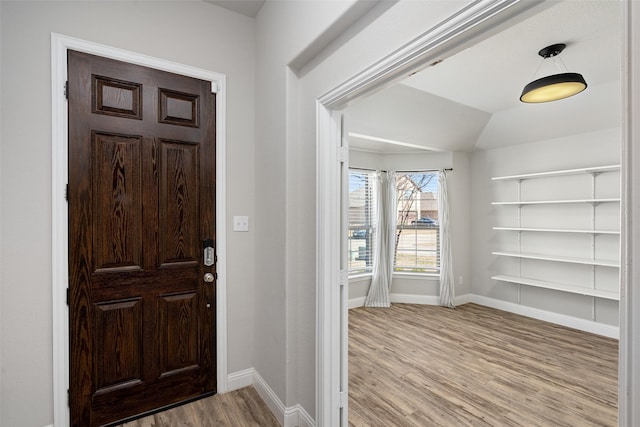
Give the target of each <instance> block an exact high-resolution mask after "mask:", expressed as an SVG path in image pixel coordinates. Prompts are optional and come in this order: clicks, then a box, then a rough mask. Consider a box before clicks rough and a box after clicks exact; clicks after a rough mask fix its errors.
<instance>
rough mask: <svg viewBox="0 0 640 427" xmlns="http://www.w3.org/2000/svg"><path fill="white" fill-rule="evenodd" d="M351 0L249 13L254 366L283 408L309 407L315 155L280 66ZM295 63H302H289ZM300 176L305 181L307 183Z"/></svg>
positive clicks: (291, 77) (291, 80)
mask: <svg viewBox="0 0 640 427" xmlns="http://www.w3.org/2000/svg"><path fill="white" fill-rule="evenodd" d="M354 5H355V2H354V1H352V0H348V1H337V2H323V1H305V2H289V1H284V2H281V1H268V2H266V3H265V5H264V6H263V8H262V10H261V11H260V13H259V15H258V17H257V20H256V42H257V45H256V106H255V108H256V135H257V140H256V153H255V155H256V159H257V161H256V170H255V176H256V206H257V215H256V219H255V221H254V224H255V233H256V246H255V251H256V272H257V276H256V294H255V298H256V301H257V302H258V303H257V304H256V308H255V330H256V340H255V344H254V346H255V347H254V351H255V353H256V354H259V355H260V357H259V358H256V361H255V368H256V370H257V371H258V372H259V373H260V375H262V377H263V378H264V379H265V380H266V382H267V383H268V384H269V385H270V387H271V388H272V389H273V391H274V392H275V394H276V395H277V396H278V398H279V399H280V400H281V401H282V402H283V403H284V405H285V407H291V406H293V405H297V404H301V405H302V407H303V408H304V409H305V410H306V412H307V413H308V414H310V415H311V416H312V417H313V414H314V413H315V268H316V266H315V238H314V236H315V196H314V191H315V190H314V185H313V182H314V180H315V160H314V159H315V157H314V151H312V152H309V151H303V150H301V149H300V148H299V146H300V144H301V141H300V140H299V134H298V127H297V126H298V123H297V121H296V120H293V119H291V115H295V114H296V113H297V109H298V102H300V97H299V93H298V91H297V85H296V83H295V82H296V81H297V77H296V76H295V74H294V73H293V71H292V70H290V69H288V65H289V64H290V63H291V62H292V61H294V60H296V62H297V61H298V59H299V58H300V57H306V56H308V55H307V52H306V50H305V49H306V48H307V47H308V46H311V45H313V49H314V50H321V49H320V47H319V46H318V45H317V43H316V42H317V40H319V39H320V38H321V39H323V40H325V39H326V40H331V37H328V35H327V33H326V31H327V29H328V28H329V27H331V25H332V24H333V23H335V22H337V21H339V20H341V19H344V16H345V15H347V14H348V13H349V11H350V10H351V8H352V7H353V6H354ZM297 65H298V66H300V67H302V66H304V64H297ZM308 183H311V188H309V186H308Z"/></svg>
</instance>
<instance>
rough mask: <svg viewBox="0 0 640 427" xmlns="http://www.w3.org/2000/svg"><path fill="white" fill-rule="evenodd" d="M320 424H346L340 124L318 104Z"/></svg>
mask: <svg viewBox="0 0 640 427" xmlns="http://www.w3.org/2000/svg"><path fill="white" fill-rule="evenodd" d="M316 114H317V119H316V120H317V123H318V124H317V135H316V140H317V141H318V142H317V147H316V150H317V153H316V154H317V155H316V159H317V160H316V161H317V166H316V171H317V173H318V177H317V179H316V206H317V209H318V216H317V223H316V224H317V226H316V227H317V228H316V237H317V239H316V242H317V243H316V244H317V251H316V254H317V264H316V265H317V267H316V268H317V274H316V277H317V282H316V302H317V310H316V342H317V355H318V358H317V361H316V423H317V425H318V426H339V425H340V421H339V420H340V406H339V393H340V349H341V346H340V343H341V333H340V330H341V327H342V326H343V325H341V322H340V318H341V316H340V308H341V306H340V305H341V304H340V292H339V284H340V274H339V272H340V256H341V254H340V243H341V242H340V226H341V224H340V223H341V221H340V215H338V212H340V198H341V194H342V192H341V189H340V164H339V162H338V161H337V158H336V150H337V149H338V147H340V146H341V135H340V125H339V123H338V121H337V120H336V116H335V112H333V111H331V110H329V109H327V108H326V107H324V106H323V105H322V104H321V103H320V102H318V103H317V105H316Z"/></svg>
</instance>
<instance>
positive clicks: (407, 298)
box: [389, 294, 440, 305]
mask: <svg viewBox="0 0 640 427" xmlns="http://www.w3.org/2000/svg"><path fill="white" fill-rule="evenodd" d="M389 297H390V299H391V302H392V303H397V304H424V305H438V304H440V297H439V296H437V295H412V294H391V295H389Z"/></svg>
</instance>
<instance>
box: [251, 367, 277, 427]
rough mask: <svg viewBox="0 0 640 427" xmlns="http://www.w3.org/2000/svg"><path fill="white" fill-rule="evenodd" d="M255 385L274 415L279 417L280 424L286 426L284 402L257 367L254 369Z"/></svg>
mask: <svg viewBox="0 0 640 427" xmlns="http://www.w3.org/2000/svg"><path fill="white" fill-rule="evenodd" d="M253 386H254V387H255V389H256V391H257V392H258V394H259V395H260V397H261V398H262V400H263V401H264V403H265V404H266V405H267V407H269V409H270V410H271V412H272V413H273V415H274V416H275V417H276V418H277V419H278V422H280V425H282V426H284V425H285V424H284V421H285V416H284V415H285V406H284V403H282V401H281V400H280V398H279V397H278V395H277V394H276V393H275V392H274V391H273V390H272V389H271V387H269V384H267V382H266V381H265V380H264V378H262V376H260V374H259V373H258V371H256V370H255V369H253Z"/></svg>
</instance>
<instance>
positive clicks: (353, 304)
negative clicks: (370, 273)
mask: <svg viewBox="0 0 640 427" xmlns="http://www.w3.org/2000/svg"><path fill="white" fill-rule="evenodd" d="M366 299H367V297H357V298H351V299H350V300H349V308H357V307H364V302H365V300H366Z"/></svg>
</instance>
